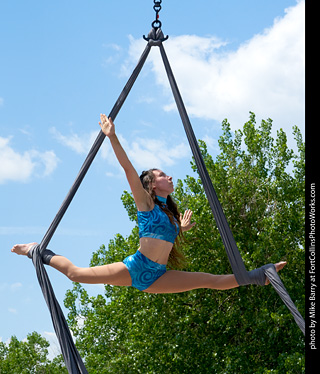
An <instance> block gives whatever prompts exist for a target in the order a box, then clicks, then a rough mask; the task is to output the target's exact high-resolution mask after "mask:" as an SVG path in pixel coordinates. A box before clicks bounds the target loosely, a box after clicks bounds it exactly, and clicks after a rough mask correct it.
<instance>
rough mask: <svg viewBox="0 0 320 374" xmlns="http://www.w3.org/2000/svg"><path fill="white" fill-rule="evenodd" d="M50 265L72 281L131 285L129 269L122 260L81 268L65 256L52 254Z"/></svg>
mask: <svg viewBox="0 0 320 374" xmlns="http://www.w3.org/2000/svg"><path fill="white" fill-rule="evenodd" d="M50 266H52V267H53V268H55V269H57V270H58V271H60V272H61V273H63V274H64V275H66V276H67V277H68V278H69V279H70V280H72V281H73V282H79V283H87V284H110V285H112V286H131V277H130V274H129V271H128V269H127V267H126V266H125V264H124V263H122V262H115V263H113V264H108V265H101V266H94V267H88V268H82V267H78V266H76V265H74V264H73V263H72V262H71V261H70V260H68V259H67V258H66V257H63V256H54V257H52V259H51V261H50Z"/></svg>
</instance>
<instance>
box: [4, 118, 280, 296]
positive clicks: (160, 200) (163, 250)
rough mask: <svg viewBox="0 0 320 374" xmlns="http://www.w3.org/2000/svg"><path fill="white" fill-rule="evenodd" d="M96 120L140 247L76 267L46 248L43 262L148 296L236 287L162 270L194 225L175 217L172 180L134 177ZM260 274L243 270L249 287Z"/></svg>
mask: <svg viewBox="0 0 320 374" xmlns="http://www.w3.org/2000/svg"><path fill="white" fill-rule="evenodd" d="M100 120H101V122H99V125H100V127H101V130H102V131H103V133H104V134H105V135H106V136H107V137H108V138H109V140H110V142H111V145H112V148H113V150H114V153H115V155H116V157H117V159H118V161H119V163H120V165H121V166H122V168H123V169H124V171H125V174H126V177H127V180H128V182H129V185H130V188H131V191H132V194H133V198H134V201H135V203H136V206H137V210H138V225H139V237H140V247H139V249H138V250H137V252H136V253H135V254H134V255H131V256H129V257H127V258H125V259H124V261H123V262H116V263H113V264H107V265H102V266H96V267H89V268H80V267H78V266H76V265H74V264H73V263H72V262H71V261H70V260H68V259H67V258H65V257H63V256H59V255H55V254H54V253H53V252H52V251H50V250H48V249H46V250H44V251H43V253H42V260H43V262H44V263H45V264H47V265H50V266H52V267H53V268H55V269H57V270H58V271H60V272H61V273H63V274H65V275H66V276H67V277H68V278H69V279H70V280H72V281H74V282H79V283H89V284H97V283H102V284H109V285H114V286H132V287H135V288H137V289H138V290H141V291H144V292H149V293H174V292H184V291H189V290H193V289H197V288H211V289H218V290H227V289H230V288H235V287H238V286H239V284H238V283H237V280H236V278H235V276H234V275H233V274H227V275H213V274H209V273H200V272H186V271H180V270H167V267H166V265H167V263H168V261H169V263H170V264H173V265H176V267H178V268H179V265H181V263H182V262H183V259H184V258H183V255H182V253H181V252H180V251H179V249H178V245H177V244H178V241H179V240H178V237H179V236H180V235H181V232H182V231H187V230H190V229H191V228H192V227H193V226H194V223H191V216H192V212H191V211H190V210H187V211H186V212H185V213H184V215H183V216H182V215H180V214H179V213H178V209H177V206H176V204H175V203H174V202H173V200H172V198H171V196H170V194H171V193H172V192H173V190H174V187H173V183H172V177H170V176H167V175H166V174H165V173H164V172H163V171H161V170H159V169H151V170H148V171H146V172H143V173H142V175H141V176H140V177H139V175H138V174H137V172H136V170H135V168H134V167H133V166H132V164H131V162H130V160H129V159H128V157H127V155H126V153H125V151H124V149H123V148H122V146H121V144H120V142H119V139H118V137H117V135H116V133H115V126H114V124H113V122H112V119H111V118H109V119H108V118H107V116H106V115H105V114H101V115H100ZM35 245H36V243H29V244H16V245H15V246H14V247H13V248H12V249H11V251H12V252H14V253H17V254H18V255H27V256H28V257H31V253H32V250H33V248H34V246H35ZM285 265H286V262H279V263H277V264H275V268H276V270H277V271H279V270H281V269H282V268H283V267H284V266H285ZM261 270H262V269H261V268H259V269H255V270H253V271H250V272H248V275H249V278H250V282H251V283H255V284H257V283H259V282H258V281H257V279H256V278H257V273H259V276H258V278H259V277H260V279H261ZM268 283H269V281H268V279H266V278H264V284H268ZM249 284H250V283H249ZM260 284H261V281H260Z"/></svg>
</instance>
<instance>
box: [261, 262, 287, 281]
mask: <svg viewBox="0 0 320 374" xmlns="http://www.w3.org/2000/svg"><path fill="white" fill-rule="evenodd" d="M286 265H287V261H281V262H278V263H276V264H274V266H275V267H276V271H277V273H278V271H280V270H281V269H283V268H284V267H285V266H286ZM269 283H270V281H269V279H268V278H267V279H266V283H265V285H266V286H267V285H268V284H269Z"/></svg>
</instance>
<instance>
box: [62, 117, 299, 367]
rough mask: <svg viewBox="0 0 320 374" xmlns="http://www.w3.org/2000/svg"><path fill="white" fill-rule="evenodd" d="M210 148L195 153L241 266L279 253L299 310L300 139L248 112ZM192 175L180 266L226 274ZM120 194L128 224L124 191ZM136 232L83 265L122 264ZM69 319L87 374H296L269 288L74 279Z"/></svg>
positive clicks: (289, 336)
mask: <svg viewBox="0 0 320 374" xmlns="http://www.w3.org/2000/svg"><path fill="white" fill-rule="evenodd" d="M222 126H223V134H222V136H221V137H220V139H219V146H220V150H221V152H220V154H219V155H218V156H217V157H216V160H213V158H212V157H211V155H210V154H209V153H208V149H207V147H206V144H205V143H204V142H203V141H199V144H200V147H201V152H202V155H203V158H204V160H205V163H206V167H207V169H208V171H209V175H210V177H211V180H212V182H213V185H214V187H215V189H216V192H217V195H218V197H219V200H220V202H221V205H222V207H223V209H224V212H225V215H226V217H227V220H228V222H229V225H230V227H231V229H232V232H233V234H234V237H235V240H236V242H237V245H238V247H239V250H240V252H241V255H242V257H243V260H244V263H245V265H246V268H247V269H248V270H251V269H254V268H256V267H259V266H261V265H263V264H265V263H269V262H273V263H275V262H278V261H280V260H286V261H287V262H288V265H287V266H286V267H285V268H284V269H283V270H282V272H281V278H282V280H283V282H284V284H285V286H286V288H287V290H288V292H289V294H290V296H291V298H292V300H293V302H294V303H295V304H296V306H297V308H298V309H299V311H300V312H301V314H302V315H303V316H304V174H305V173H304V143H303V141H302V136H301V133H300V131H299V129H298V128H297V127H294V129H293V132H294V135H295V139H296V143H297V150H298V151H297V152H296V153H295V152H293V151H292V150H290V149H289V148H288V146H287V138H286V134H285V133H284V132H283V131H282V130H279V131H278V132H277V137H276V139H273V138H272V136H271V129H272V120H270V119H268V120H267V121H264V120H263V121H262V122H261V124H260V126H257V125H256V120H255V115H254V114H253V113H250V118H249V121H248V122H247V123H245V125H244V127H243V129H242V130H241V131H240V130H238V131H236V132H235V133H234V134H232V132H231V129H230V125H229V123H228V122H227V120H225V121H224V122H223V124H222ZM191 168H192V171H193V172H195V173H192V175H189V176H187V177H186V178H185V179H184V181H181V180H179V181H178V183H177V186H176V189H175V193H174V198H175V200H176V201H177V202H178V205H179V206H180V208H181V210H182V211H183V210H184V209H186V208H189V209H191V210H193V212H194V219H195V221H196V222H197V225H196V226H195V228H194V229H193V230H191V231H190V232H188V233H187V234H186V235H185V243H184V251H185V253H186V255H187V258H188V260H189V263H188V270H189V271H204V272H210V273H214V274H225V273H230V272H231V268H230V265H229V262H228V259H227V256H226V253H225V250H224V248H223V245H222V241H221V238H220V235H219V232H218V229H217V226H216V224H215V221H214V219H213V216H212V213H211V210H210V207H209V205H208V202H207V199H206V197H205V194H204V191H203V187H202V183H201V181H200V179H199V178H198V177H197V176H196V175H197V174H196V171H197V170H196V166H195V163H194V161H192V162H191ZM122 201H123V204H124V206H125V208H126V209H127V212H128V215H129V217H130V219H132V220H133V221H136V211H135V207H134V202H133V199H132V196H131V195H130V194H129V193H128V192H125V193H124V194H123V196H122ZM138 245H139V238H138V229H137V227H135V228H134V229H133V230H132V233H131V234H130V235H129V236H128V237H123V236H122V235H120V234H118V235H116V236H115V238H114V239H113V240H111V241H110V243H109V245H108V247H107V248H106V247H105V246H104V245H103V246H101V247H100V249H99V250H98V251H96V252H95V253H94V254H93V257H92V260H91V266H97V265H101V264H106V263H111V262H116V261H122V260H123V258H124V257H125V256H128V255H129V254H132V253H134V252H135V251H136V249H137V248H138ZM65 305H66V307H67V308H68V309H69V315H68V322H69V324H70V327H71V329H72V331H73V333H74V335H75V337H76V339H77V346H78V348H79V350H80V353H81V355H82V357H83V358H84V360H85V362H86V366H87V368H88V371H89V372H90V373H91V374H94V373H97V374H98V373H99V374H103V373H120V372H125V373H143V374H148V373H150V374H151V373H202V374H205V373H210V374H214V373H217V374H221V373H227V374H229V373H230V374H233V373H247V374H249V373H254V374H267V373H279V374H282V373H290V374H294V373H299V374H301V373H303V372H304V337H303V335H302V333H301V331H300V329H299V328H298V327H297V325H296V324H295V322H294V320H293V318H292V315H291V314H290V312H289V311H288V309H287V308H286V307H285V305H284V304H283V303H282V301H281V299H280V298H279V297H278V295H277V294H276V292H275V291H274V290H273V288H272V287H271V286H268V287H259V286H247V287H239V288H237V289H232V290H228V291H218V290H207V289H200V290H194V291H189V292H185V293H179V294H165V295H152V294H146V293H143V292H140V291H138V290H136V289H134V288H130V287H129V288H126V287H112V286H108V285H106V286H105V293H104V294H103V295H98V296H96V297H90V296H89V295H88V293H87V292H86V290H85V289H84V288H83V287H82V286H81V285H79V284H74V287H73V289H72V290H69V291H68V292H67V294H66V298H65Z"/></svg>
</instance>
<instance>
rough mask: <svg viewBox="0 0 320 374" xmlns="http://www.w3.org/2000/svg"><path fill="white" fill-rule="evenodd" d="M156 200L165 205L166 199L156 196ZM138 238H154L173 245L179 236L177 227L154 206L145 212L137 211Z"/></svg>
mask: <svg viewBox="0 0 320 374" xmlns="http://www.w3.org/2000/svg"><path fill="white" fill-rule="evenodd" d="M157 198H158V200H160V201H161V202H163V203H166V199H164V198H162V197H160V196H157ZM138 226H139V238H155V239H160V240H165V241H166V242H170V243H174V241H175V239H176V237H177V236H178V234H179V225H178V222H176V220H175V225H173V224H172V223H171V222H170V219H169V217H168V216H167V215H166V213H165V212H164V211H163V210H162V209H161V208H160V207H159V205H157V204H155V205H154V208H153V209H152V210H150V211H147V212H140V211H138Z"/></svg>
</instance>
